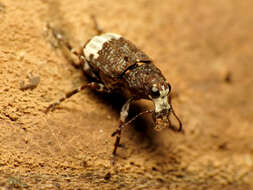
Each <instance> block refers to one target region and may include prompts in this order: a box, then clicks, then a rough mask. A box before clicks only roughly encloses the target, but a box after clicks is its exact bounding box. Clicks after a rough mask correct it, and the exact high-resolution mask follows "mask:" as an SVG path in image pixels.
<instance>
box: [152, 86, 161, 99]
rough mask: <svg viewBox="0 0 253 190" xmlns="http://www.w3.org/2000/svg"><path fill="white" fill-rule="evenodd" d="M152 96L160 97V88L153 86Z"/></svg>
mask: <svg viewBox="0 0 253 190" xmlns="http://www.w3.org/2000/svg"><path fill="white" fill-rule="evenodd" d="M151 96H152V98H157V97H159V96H160V92H159V90H158V88H156V87H155V86H153V87H152V88H151Z"/></svg>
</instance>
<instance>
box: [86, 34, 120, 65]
mask: <svg viewBox="0 0 253 190" xmlns="http://www.w3.org/2000/svg"><path fill="white" fill-rule="evenodd" d="M120 37H121V36H120V35H119V34H114V33H105V34H102V35H100V36H94V37H93V38H92V39H91V40H90V42H89V43H88V44H87V45H86V46H85V48H84V49H83V54H84V56H85V58H86V59H87V60H88V61H90V56H91V55H93V58H94V59H97V58H98V56H99V54H98V52H99V51H100V50H101V49H102V47H103V44H104V43H105V42H108V41H110V40H112V39H119V38H120Z"/></svg>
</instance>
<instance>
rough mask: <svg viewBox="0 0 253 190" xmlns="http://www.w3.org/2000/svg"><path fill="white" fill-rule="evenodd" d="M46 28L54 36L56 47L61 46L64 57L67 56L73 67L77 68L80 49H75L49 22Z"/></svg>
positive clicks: (79, 64)
mask: <svg viewBox="0 0 253 190" xmlns="http://www.w3.org/2000/svg"><path fill="white" fill-rule="evenodd" d="M47 29H48V30H49V31H51V35H52V36H53V37H54V39H55V40H56V43H57V44H56V47H58V48H61V51H62V52H63V55H64V56H65V58H67V59H68V60H69V61H70V63H71V64H72V65H73V66H74V67H75V68H79V67H80V66H81V63H80V60H81V54H80V51H76V50H75V48H73V47H72V46H71V44H70V43H69V42H68V41H67V40H66V36H65V35H63V33H62V32H61V31H60V30H59V29H57V28H55V27H53V26H52V25H51V24H47ZM77 58H78V59H77Z"/></svg>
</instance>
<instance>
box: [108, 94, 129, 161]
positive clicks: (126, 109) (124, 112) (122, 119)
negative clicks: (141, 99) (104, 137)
mask: <svg viewBox="0 0 253 190" xmlns="http://www.w3.org/2000/svg"><path fill="white" fill-rule="evenodd" d="M133 101H134V97H132V98H130V99H128V100H127V102H126V103H125V104H124V105H123V107H122V108H121V111H120V123H119V127H118V129H117V130H116V131H115V132H114V133H113V134H112V136H115V135H117V136H116V140H115V143H114V149H113V152H112V164H114V157H115V155H116V152H117V148H118V147H119V146H120V135H121V129H122V126H123V124H124V123H125V121H126V118H127V116H128V112H129V107H130V104H131V103H132V102H133Z"/></svg>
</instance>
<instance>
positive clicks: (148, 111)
mask: <svg viewBox="0 0 253 190" xmlns="http://www.w3.org/2000/svg"><path fill="white" fill-rule="evenodd" d="M153 112H154V110H146V111H143V112H141V113H138V114H137V115H136V116H134V117H133V118H132V119H130V120H129V121H128V122H126V123H124V124H123V125H121V127H120V129H118V130H116V131H114V132H113V133H112V137H113V136H115V135H116V134H117V133H118V132H119V130H121V129H122V128H123V127H125V126H127V125H129V124H130V123H132V122H133V121H134V120H136V119H137V118H138V117H140V116H141V115H143V114H146V113H153Z"/></svg>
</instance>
